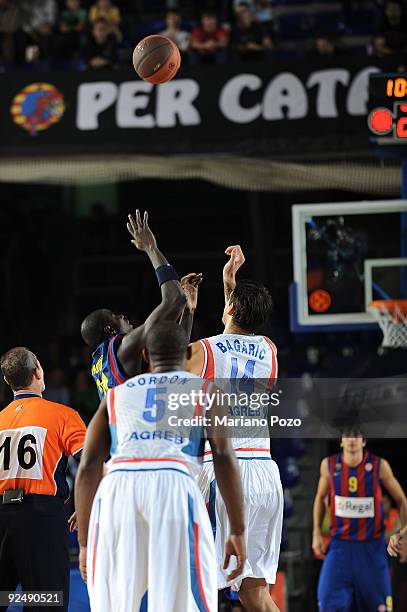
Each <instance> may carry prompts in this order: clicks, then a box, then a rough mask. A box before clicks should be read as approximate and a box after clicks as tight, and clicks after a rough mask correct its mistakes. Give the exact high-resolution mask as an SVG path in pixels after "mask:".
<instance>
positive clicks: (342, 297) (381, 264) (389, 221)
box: [290, 200, 407, 332]
mask: <svg viewBox="0 0 407 612" xmlns="http://www.w3.org/2000/svg"><path fill="white" fill-rule="evenodd" d="M406 213H407V200H380V201H371V202H340V203H338V202H335V203H326V204H298V205H295V206H293V210H292V227H293V255H294V282H293V284H292V286H291V288H290V309H291V312H290V318H291V330H292V331H294V332H307V331H308V332H317V331H341V330H343V331H346V330H358V329H359V330H360V329H369V328H371V329H374V328H375V327H376V328H377V325H376V324H375V323H374V321H373V318H372V315H371V314H370V313H369V312H367V303H368V302H367V301H366V300H368V299H369V301H370V299H381V298H383V299H390V298H391V299H400V298H405V297H407V293H406V292H407V267H406V266H405V264H404V261H401V260H400V259H403V256H404V255H406V257H407V239H406V236H405V232H406V225H407V224H406V217H407V215H406ZM396 260H397V261H396ZM386 262H389V263H388V264H387V263H386ZM385 296H387V297H385Z"/></svg>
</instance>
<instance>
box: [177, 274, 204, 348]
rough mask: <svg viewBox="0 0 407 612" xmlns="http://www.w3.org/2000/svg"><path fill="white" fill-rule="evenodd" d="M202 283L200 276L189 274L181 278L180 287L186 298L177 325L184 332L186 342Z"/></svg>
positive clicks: (189, 335) (189, 334)
mask: <svg viewBox="0 0 407 612" xmlns="http://www.w3.org/2000/svg"><path fill="white" fill-rule="evenodd" d="M201 283H202V274H201V273H198V274H196V273H195V272H190V274H187V275H186V276H184V277H183V278H181V287H182V290H183V291H184V295H185V298H186V301H187V303H186V305H185V308H184V311H183V313H182V315H181V320H180V322H179V324H180V325H181V327H183V329H184V330H185V333H186V335H187V338H188V340H190V339H191V332H192V324H193V322H194V314H195V310H196V307H197V305H198V287H199V285H200V284H201Z"/></svg>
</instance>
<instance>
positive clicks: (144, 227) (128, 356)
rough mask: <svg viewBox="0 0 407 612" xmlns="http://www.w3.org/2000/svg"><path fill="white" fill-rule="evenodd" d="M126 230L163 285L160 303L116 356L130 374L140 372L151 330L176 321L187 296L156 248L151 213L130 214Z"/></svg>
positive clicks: (127, 337) (124, 340)
mask: <svg viewBox="0 0 407 612" xmlns="http://www.w3.org/2000/svg"><path fill="white" fill-rule="evenodd" d="M127 229H128V230H129V232H130V234H131V236H132V241H131V242H132V244H134V246H135V247H136V248H137V249H139V251H143V252H145V253H146V254H147V256H148V257H149V259H150V261H151V264H152V265H153V267H154V269H155V272H156V275H157V280H158V283H159V285H160V288H161V303H160V304H159V305H158V306H157V308H155V309H154V310H153V312H152V313H151V314H150V315H149V316H148V317H147V319H146V320H145V322H144V323H143V325H140V326H139V327H137V328H136V329H134V330H132V331H131V332H129V333H128V334H126V335H125V336H124V338H123V340H122V342H121V344H120V347H119V349H118V351H117V356H118V358H119V361H120V363H121V364H122V366H123V368H124V369H125V370H126V372H127V374H128V375H129V376H134V375H136V374H139V372H140V360H141V352H142V350H143V348H144V344H145V336H146V334H147V333H148V331H149V329H151V327H152V326H153V325H154V324H155V323H157V322H158V321H162V320H174V321H176V320H177V319H179V317H180V316H181V313H182V311H183V308H184V306H185V304H186V298H185V295H184V292H183V290H182V287H181V284H180V282H179V280H178V278H177V275H176V273H175V270H174V268H173V267H172V266H171V265H170V264H169V263H168V261H167V259H166V258H165V257H164V255H163V254H162V253H161V251H160V250H159V249H158V247H157V242H156V239H155V236H154V234H153V232H152V231H151V229H150V227H149V225H148V213H147V212H145V213H144V216H143V218H141V214H140V211H139V210H137V211H136V215H135V217H133V216H132V215H129V221H128V223H127Z"/></svg>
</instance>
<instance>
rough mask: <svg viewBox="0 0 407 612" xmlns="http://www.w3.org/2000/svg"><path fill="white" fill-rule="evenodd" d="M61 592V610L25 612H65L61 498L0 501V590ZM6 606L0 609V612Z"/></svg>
mask: <svg viewBox="0 0 407 612" xmlns="http://www.w3.org/2000/svg"><path fill="white" fill-rule="evenodd" d="M18 584H21V586H22V590H23V591H63V593H64V603H63V606H61V607H52V606H45V607H43V606H41V607H40V606H38V607H37V606H35V607H31V606H30V607H24V611H27V612H34V611H35V612H62V611H63V612H66V611H67V610H68V598H69V548H68V525H67V519H66V514H65V509H64V504H63V501H62V499H58V498H56V497H50V496H47V495H28V496H27V497H25V498H24V500H23V502H21V503H19V504H2V503H1V498H0V591H14V590H15V589H16V587H17V585H18ZM5 610H7V607H1V606H0V612H3V611H5Z"/></svg>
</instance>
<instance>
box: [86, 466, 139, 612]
mask: <svg viewBox="0 0 407 612" xmlns="http://www.w3.org/2000/svg"><path fill="white" fill-rule="evenodd" d="M143 489H144V479H143V478H142V475H140V474H139V473H135V472H132V471H129V472H120V473H119V472H118V473H115V474H111V475H108V476H105V478H104V479H103V480H102V482H101V484H100V487H99V489H98V492H97V494H96V496H95V499H94V502H93V506H92V513H91V518H90V524H89V535H88V551H87V552H88V557H87V575H88V582H87V586H88V591H89V598H90V603H91V610H92V612H139V608H140V603H141V599H142V597H143V595H144V593H145V592H146V590H147V561H148V558H147V550H148V524H147V522H146V521H145V520H144V519H143V517H142V515H141V512H140V506H142V501H143V499H142V498H143V493H144V490H143ZM140 500H141V501H140Z"/></svg>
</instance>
